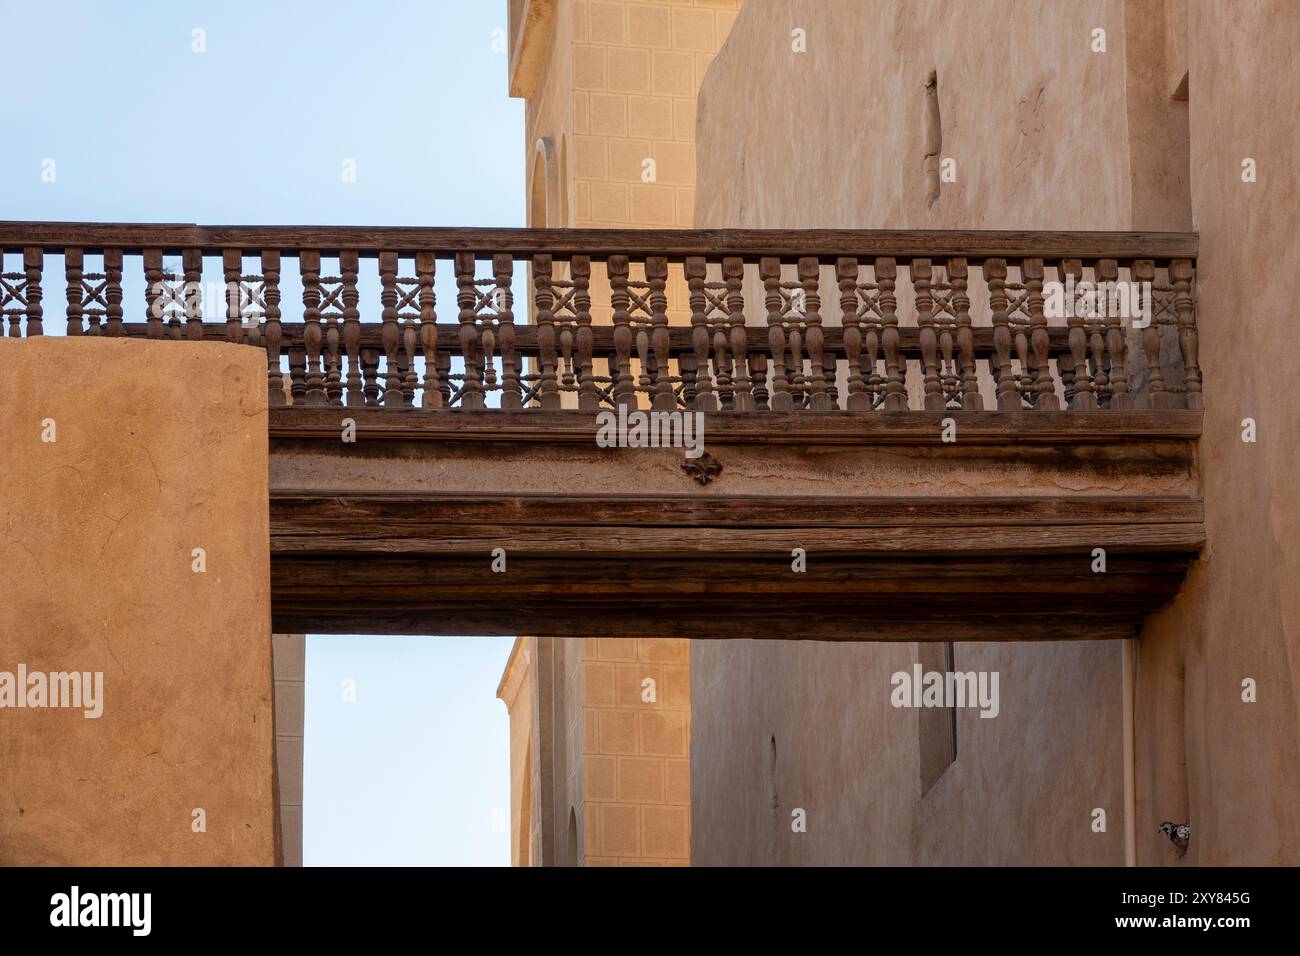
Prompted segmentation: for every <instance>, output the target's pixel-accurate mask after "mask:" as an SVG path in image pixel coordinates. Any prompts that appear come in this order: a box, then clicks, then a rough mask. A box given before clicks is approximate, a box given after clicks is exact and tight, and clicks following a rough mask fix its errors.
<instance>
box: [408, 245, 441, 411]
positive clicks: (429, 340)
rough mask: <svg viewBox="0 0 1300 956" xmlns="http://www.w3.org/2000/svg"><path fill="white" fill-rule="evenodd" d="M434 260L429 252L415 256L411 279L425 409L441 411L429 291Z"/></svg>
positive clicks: (432, 303) (431, 292) (432, 301)
mask: <svg viewBox="0 0 1300 956" xmlns="http://www.w3.org/2000/svg"><path fill="white" fill-rule="evenodd" d="M437 264H438V257H437V255H436V254H435V253H432V252H417V253H416V254H415V275H416V279H417V280H418V281H419V283H420V348H421V351H423V352H424V395H423V396H421V404H422V405H423V406H424V407H425V408H442V407H443V395H442V392H441V391H440V390H439V385H440V383H439V382H438V325H437V322H438V315H437V312H436V310H435V305H436V303H437V296H436V295H435V293H434V290H433V279H434V272H435V270H436V269H437Z"/></svg>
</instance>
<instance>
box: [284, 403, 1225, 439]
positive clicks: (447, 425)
mask: <svg viewBox="0 0 1300 956" xmlns="http://www.w3.org/2000/svg"><path fill="white" fill-rule="evenodd" d="M949 416H951V417H952V418H953V419H955V420H956V421H957V423H958V435H959V441H958V442H957V443H951V444H947V447H950V448H956V447H960V446H964V445H967V444H971V443H986V444H987V443H991V444H1034V443H1040V444H1041V443H1046V444H1056V443H1071V444H1079V443H1096V442H1115V443H1118V442H1150V441H1166V440H1186V441H1190V440H1194V439H1196V438H1199V437H1200V434H1201V420H1202V416H1203V413H1202V412H1199V411H1188V410H1185V409H1164V410H1159V411H1146V410H1142V411H1122V412H1120V411H1086V412H1076V411H1056V412H1045V411H1023V412H1001V411H993V410H988V411H945V412H924V411H901V412H889V413H875V412H847V411H831V412H740V413H737V412H710V413H708V414H707V416H706V418H705V425H706V441H707V443H710V444H725V443H728V442H741V443H743V442H755V441H758V442H763V443H771V444H777V443H779V444H805V443H812V444H817V443H832V444H834V443H850V444H858V443H872V444H888V443H900V444H923V445H928V444H945V443H944V442H943V441H942V427H943V424H942V423H943V420H944V419H945V418H947V417H949ZM344 418H351V419H352V420H353V421H354V422H355V423H356V425H357V430H358V434H364V436H365V440H366V441H372V440H392V439H409V440H448V439H454V440H456V441H538V442H548V441H549V442H555V441H560V442H573V441H581V442H591V443H594V442H595V437H596V430H597V428H598V425H597V422H596V418H595V415H594V414H592V413H591V412H582V411H577V410H557V411H544V410H542V409H522V410H517V411H513V412H506V411H502V410H499V409H489V410H469V409H436V410H426V409H404V410H402V411H400V412H397V413H394V412H392V411H390V410H387V409H374V408H321V407H315V408H312V407H306V406H303V407H290V408H273V409H271V416H270V436H271V438H272V440H273V441H274V440H276V439H290V438H323V439H329V440H331V441H337V440H338V436H339V433H340V429H341V427H342V425H341V422H342V420H343V419H344Z"/></svg>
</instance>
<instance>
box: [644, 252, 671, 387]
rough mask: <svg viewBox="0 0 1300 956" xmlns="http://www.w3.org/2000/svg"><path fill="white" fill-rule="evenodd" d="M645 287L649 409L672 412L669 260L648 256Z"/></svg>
mask: <svg viewBox="0 0 1300 956" xmlns="http://www.w3.org/2000/svg"><path fill="white" fill-rule="evenodd" d="M645 278H646V284H647V285H648V286H649V287H650V295H649V300H650V345H651V347H652V348H653V349H654V362H655V378H654V397H653V400H652V401H651V408H655V409H657V410H659V411H663V412H671V411H673V410H675V409H676V408H677V397H676V396H675V395H673V383H672V370H671V369H670V368H669V364H668V361H669V360H668V355H669V353H668V296H667V294H666V293H665V292H664V288H665V287H666V286H667V284H668V260H667V258H665V257H664V256H648V257H647V258H646V261H645Z"/></svg>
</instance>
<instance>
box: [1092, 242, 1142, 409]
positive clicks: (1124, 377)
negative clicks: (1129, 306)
mask: <svg viewBox="0 0 1300 956" xmlns="http://www.w3.org/2000/svg"><path fill="white" fill-rule="evenodd" d="M1134 278H1136V273H1135V274H1134ZM1118 279H1119V263H1118V262H1116V261H1115V260H1114V259H1099V260H1098V261H1097V281H1098V282H1115V281H1117V280H1118ZM1105 322H1106V371H1107V380H1108V382H1109V386H1110V407H1111V408H1119V409H1124V408H1132V407H1133V396H1132V395H1130V394H1129V391H1128V341H1127V337H1126V336H1125V333H1124V323H1123V317H1122V316H1121V315H1120V314H1119V310H1118V309H1115V310H1110V309H1108V310H1107V311H1106V319H1105Z"/></svg>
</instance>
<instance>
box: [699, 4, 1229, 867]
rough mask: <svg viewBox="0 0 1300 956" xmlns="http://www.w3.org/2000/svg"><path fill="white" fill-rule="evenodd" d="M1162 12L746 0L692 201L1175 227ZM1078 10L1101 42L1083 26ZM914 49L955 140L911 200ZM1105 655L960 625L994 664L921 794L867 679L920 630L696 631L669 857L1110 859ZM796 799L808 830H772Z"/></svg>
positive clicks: (783, 211)
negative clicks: (937, 182)
mask: <svg viewBox="0 0 1300 956" xmlns="http://www.w3.org/2000/svg"><path fill="white" fill-rule="evenodd" d="M972 13H973V11H972ZM1179 20H1180V13H1179V6H1178V4H1173V3H1171V4H1168V5H1166V4H1164V3H1160V2H1154V3H1141V4H1135V5H1126V4H1124V3H1122V2H1120V0H1109V2H1102V0H1091V2H1086V0H1085V2H1078V3H1069V4H1063V3H1053V2H1033V0H988V2H983V3H981V4H980V6H979V11H978V15H966V14H964V13H962V14H959V12H958V9H957V7H955V6H954V5H953V4H951V3H946V2H939V0H933V2H931V0H914V2H906V3H904V2H895V0H749V2H748V3H747V4H746V5H745V7H744V8H743V9H742V11H741V14H740V17H739V18H738V20H737V21H736V24H735V26H734V28H733V30H732V32H731V36H730V38H729V39H728V41H727V43H726V45H725V46H724V47H723V48H722V50H721V51H720V52H719V54H718V56H717V58H716V59H715V61H714V63H713V66H712V68H711V70H710V72H709V74H708V76H707V77H706V79H705V83H704V85H703V88H702V90H701V94H700V103H699V125H698V129H697V149H696V158H697V164H698V183H697V200H696V217H695V224H696V225H697V226H702V227H716V228H726V227H772V228H830V227H859V228H916V229H924V228H988V229H1016V228H1020V229H1075V230H1086V229H1140V228H1150V229H1161V228H1163V229H1172V228H1183V227H1185V226H1186V225H1187V221H1188V218H1189V207H1190V202H1189V199H1188V187H1187V175H1186V168H1187V164H1186V159H1185V147H1184V155H1182V156H1180V155H1179V154H1178V148H1179V143H1180V142H1181V143H1185V141H1186V137H1185V132H1184V130H1185V126H1186V122H1187V121H1186V104H1181V105H1180V104H1178V103H1177V102H1176V101H1170V100H1169V99H1168V97H1167V96H1163V95H1161V94H1160V93H1159V92H1152V89H1151V84H1153V83H1156V84H1158V85H1159V86H1162V87H1163V86H1164V85H1165V83H1166V81H1167V77H1168V76H1170V75H1172V74H1176V73H1177V71H1178V63H1177V60H1178V57H1179V55H1180V54H1179V52H1178V49H1179V48H1178V46H1177V44H1174V43H1170V42H1169V41H1168V38H1169V37H1177V36H1179V35H1180V34H1179V31H1178V29H1177V25H1178V22H1179ZM1098 27H1100V28H1103V29H1105V30H1106V42H1107V47H1106V52H1105V53H1094V52H1092V50H1091V49H1090V42H1091V40H1092V36H1093V34H1092V31H1093V30H1094V29H1095V28H1098ZM1202 29H1207V30H1212V29H1213V28H1212V27H1202ZM794 30H802V31H804V36H805V38H806V52H795V51H794V50H793V49H792V39H793V38H792V31H794ZM1130 41H1131V42H1132V49H1131V50H1130V47H1129V44H1130ZM931 70H934V71H936V74H937V81H938V86H937V98H938V106H939V115H940V129H941V134H942V140H941V145H940V149H939V156H940V158H951V159H953V160H955V162H956V181H955V182H952V183H943V184H942V185H941V188H940V192H939V196H938V198H937V199H936V200H935V201H934V202H933V203H931V202H930V201H929V200H928V198H927V187H928V180H927V168H926V163H925V151H926V112H925V106H926V102H925V84H926V79H927V77H928V75H929V73H930V71H931ZM755 76H762V77H763V82H762V85H761V89H756V88H755V85H754V82H753V78H754V77H755ZM1193 95H1195V85H1193ZM1180 111H1181V112H1180ZM1153 130H1156V131H1157V132H1152V131H1153ZM1193 168H1194V167H1193ZM1204 267H1205V264H1204V262H1203V263H1202V268H1203V270H1204ZM1204 309H1205V306H1204V300H1203V305H1202V316H1203V318H1202V321H1203V322H1204V321H1205V319H1204V314H1205V313H1204ZM1247 361H1249V360H1248V359H1244V358H1243V362H1247ZM1207 381H1208V372H1207ZM987 477H991V476H984V475H968V476H967V478H966V479H965V480H963V481H962V482H961V483H960V484H954V485H953V486H952V491H953V493H957V489H958V488H961V489H962V493H973V492H972V488H971V487H970V486H971V484H972V483H974V484H979V483H980V482H981V481H984V480H986V478H987ZM995 485H996V482H993V483H989V484H987V485H985V486H984V488H983V490H984V491H985V492H986V493H993V489H994V487H995ZM1036 487H1037V486H1036ZM1022 490H1023V488H1022ZM930 493H934V489H933V488H931V489H930ZM974 493H978V492H974ZM1040 493H1041V492H1040ZM863 613H864V615H869V614H870V608H869V607H864V609H863ZM936 636H937V637H940V638H942V635H936ZM1120 655H1121V645H1118V644H1106V643H1102V642H1082V643H1078V644H1070V645H1067V644H1063V643H1061V644H1043V645H1005V644H1000V645H992V644H987V645H979V644H958V645H957V646H956V649H955V663H956V668H957V669H958V670H971V669H974V670H987V671H997V672H998V673H999V675H1000V681H1001V684H1000V690H1001V704H1002V712H1001V714H1000V716H999V717H998V718H996V719H992V720H988V719H980V718H979V717H978V716H977V714H976V713H975V712H974V711H959V712H958V721H957V757H956V760H955V762H953V763H952V764H951V765H950V766H948V768H947V770H946V771H945V772H944V773H943V774H942V775H941V776H940V777H939V778H938V780H937V782H935V783H934V785H933V786H931V787H930V788H929V789H928V790H927V791H926V792H925V793H924V794H923V793H922V792H921V787H922V783H921V774H920V752H921V749H922V747H923V746H928V744H927V743H926V742H925V741H922V740H921V739H920V734H921V732H922V728H920V727H919V726H918V723H917V717H916V711H913V710H910V709H906V710H896V709H894V708H892V707H891V706H890V705H889V701H888V694H889V689H890V686H889V675H890V674H891V673H892V672H893V671H895V670H903V669H907V668H908V667H909V666H910V665H911V664H912V663H914V662H916V661H918V660H920V659H921V653H920V650H919V648H917V647H916V646H912V647H911V648H908V647H907V646H901V647H900V646H890V647H885V646H880V645H869V644H863V645H836V646H819V645H816V644H813V643H809V642H801V643H798V644H792V643H775V642H771V643H769V642H761V641H759V642H754V643H752V644H748V643H745V642H709V641H705V640H701V641H694V642H692V654H691V670H692V681H693V688H692V697H693V700H694V710H693V737H692V753H691V764H692V815H693V838H692V839H693V844H692V859H693V861H694V862H696V863H703V864H714V863H741V862H747V863H756V862H769V863H831V862H834V863H848V862H858V863H935V864H940V863H1004V864H1009V863H1025V864H1045V863H1056V864H1061V863H1076V864H1112V865H1114V864H1120V863H1122V862H1123V860H1124V849H1123V825H1124V821H1123V793H1122V780H1123V750H1122V728H1121V721H1122V708H1123V699H1122V659H1121V656H1120ZM1143 732H1145V733H1152V732H1153V731H1152V730H1151V729H1150V728H1145V729H1144V731H1143ZM795 807H801V808H803V809H805V810H806V811H807V812H808V830H807V832H806V833H801V834H796V833H793V832H792V831H791V826H790V822H791V821H790V811H791V810H792V809H793V808H795ZM1097 808H1100V809H1103V810H1105V811H1106V814H1107V829H1106V832H1104V833H1098V832H1094V831H1093V828H1092V825H1091V824H1092V822H1093V814H1092V811H1093V810H1094V809H1097ZM1142 826H1146V821H1145V820H1143V822H1142Z"/></svg>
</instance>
